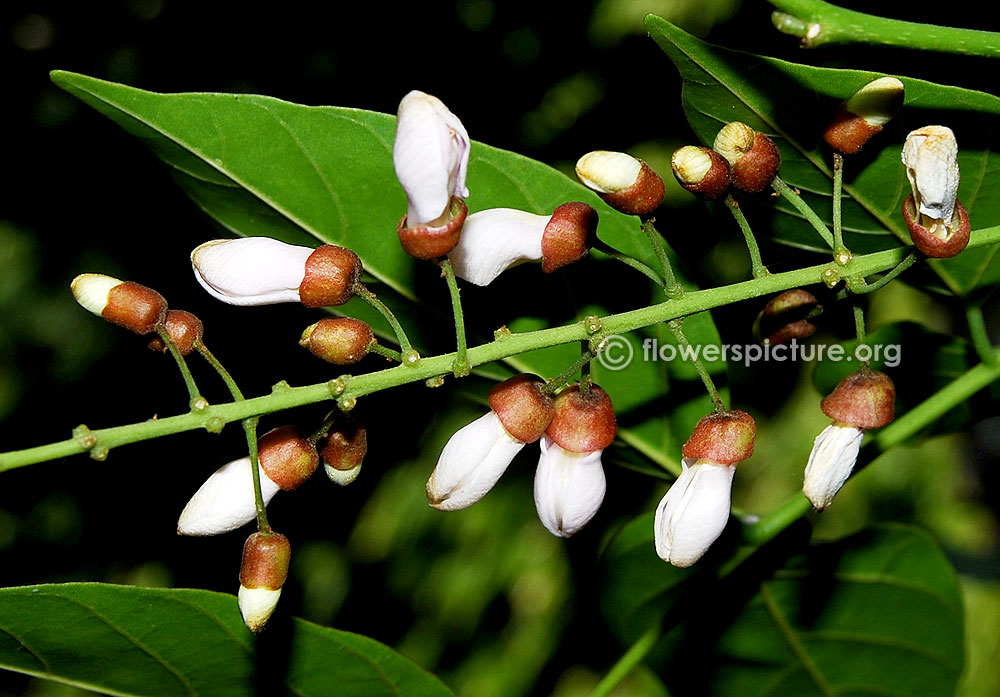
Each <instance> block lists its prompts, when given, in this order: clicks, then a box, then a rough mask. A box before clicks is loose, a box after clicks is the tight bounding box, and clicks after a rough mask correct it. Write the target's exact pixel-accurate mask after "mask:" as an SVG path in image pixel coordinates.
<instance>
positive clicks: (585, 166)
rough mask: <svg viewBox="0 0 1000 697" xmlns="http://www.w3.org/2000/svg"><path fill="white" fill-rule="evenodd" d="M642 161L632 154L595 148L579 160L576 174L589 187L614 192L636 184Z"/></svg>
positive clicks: (608, 192) (602, 191)
mask: <svg viewBox="0 0 1000 697" xmlns="http://www.w3.org/2000/svg"><path fill="white" fill-rule="evenodd" d="M641 170H642V163H641V162H639V160H637V159H635V158H634V157H632V156H631V155H628V154H626V153H623V152H611V151H609V150H595V151H593V152H588V153H587V154H586V155H584V156H583V157H581V158H580V159H579V160H577V163H576V176H577V177H578V178H579V179H580V181H581V182H583V185H584V186H586V187H587V188H588V189H592V190H594V191H596V192H598V193H601V194H614V193H617V192H619V191H622V190H623V189H627V188H629V187H630V186H632V185H633V184H635V181H636V179H638V178H639V172H640V171H641Z"/></svg>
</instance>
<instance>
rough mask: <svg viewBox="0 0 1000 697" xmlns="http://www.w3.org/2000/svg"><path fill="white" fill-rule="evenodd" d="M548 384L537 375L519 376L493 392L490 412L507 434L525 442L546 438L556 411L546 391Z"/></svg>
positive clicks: (500, 384) (499, 385)
mask: <svg viewBox="0 0 1000 697" xmlns="http://www.w3.org/2000/svg"><path fill="white" fill-rule="evenodd" d="M544 385H545V383H544V382H543V381H542V380H541V379H540V378H537V377H535V376H534V375H525V374H523V373H522V374H520V375H515V376H514V377H512V378H508V379H507V380H504V381H503V382H501V383H499V384H497V385H495V386H494V387H493V389H492V390H490V397H489V401H490V409H492V410H493V411H494V412H496V415H497V418H499V419H500V423H502V424H503V427H504V428H505V429H506V430H507V433H509V434H510V435H512V436H514V437H515V438H517V439H518V440H520V441H524V442H525V443H534V442H535V441H536V440H538V439H539V438H541V437H542V434H543V433H545V429H546V428H548V426H549V423H550V422H551V421H552V414H553V412H554V410H555V406H554V400H553V399H552V397H551V396H550V395H549V394H547V393H545V392H543V391H542V387H543V386H544Z"/></svg>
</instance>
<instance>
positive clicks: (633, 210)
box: [598, 160, 665, 215]
mask: <svg viewBox="0 0 1000 697" xmlns="http://www.w3.org/2000/svg"><path fill="white" fill-rule="evenodd" d="M639 165H640V167H639V175H638V176H637V177H636V178H635V182H633V183H632V185H631V186H629V187H626V188H624V189H622V190H620V191H615V192H614V193H598V195H599V196H600V197H601V198H602V199H604V202H605V203H607V204H608V205H609V206H611V207H612V208H614V209H615V210H616V211H620V212H622V213H627V214H628V215H646V214H648V213H652V212H653V211H655V210H656V209H657V208H659V206H660V204H661V203H663V194H664V191H665V190H664V188H663V180H662V179H661V178H660V175H659V174H657V173H656V172H654V171H653V168H652V167H650V166H649V165H647V164H646V163H645V162H643V161H642V160H639Z"/></svg>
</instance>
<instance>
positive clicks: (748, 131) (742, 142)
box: [712, 121, 757, 165]
mask: <svg viewBox="0 0 1000 697" xmlns="http://www.w3.org/2000/svg"><path fill="white" fill-rule="evenodd" d="M756 137H757V132H756V131H754V130H753V129H752V128H750V127H749V126H747V125H746V124H745V123H743V122H742V121H730V122H729V123H727V124H726V125H725V126H723V127H722V128H720V129H719V132H718V133H717V134H716V135H715V143H714V144H713V145H712V149H713V150H715V152H717V153H719V154H720V155H722V156H723V157H724V158H726V159H727V160H729V164H731V165H735V164H736V161H737V160H739V159H740V158H741V157H743V155H745V154H746V153H748V152H750V149H751V148H753V142H754V139H755V138H756Z"/></svg>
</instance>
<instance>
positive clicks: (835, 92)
mask: <svg viewBox="0 0 1000 697" xmlns="http://www.w3.org/2000/svg"><path fill="white" fill-rule="evenodd" d="M646 27H647V29H648V30H649V32H650V34H651V36H652V37H653V38H654V39H655V40H656V42H657V43H658V44H659V45H660V47H661V48H662V49H663V50H664V51H665V52H666V54H667V55H668V56H669V57H670V59H671V60H672V61H673V62H674V63H675V65H676V66H677V68H678V70H679V71H680V74H681V77H682V79H683V80H684V87H683V91H682V97H681V99H682V103H683V106H684V110H685V112H686V114H687V117H688V121H689V122H690V124H691V127H692V128H693V129H694V131H695V133H696V134H697V135H698V137H699V138H700V139H701V140H702V142H704V143H705V144H707V145H709V146H711V144H712V143H713V141H714V140H715V134H716V133H717V132H718V130H719V128H720V127H721V126H722V125H723V124H725V123H727V122H729V121H744V122H745V123H747V124H749V125H750V126H752V127H753V128H755V129H757V130H759V131H762V132H764V133H767V134H768V135H770V136H771V137H772V138H774V140H775V142H776V143H777V144H778V147H779V148H780V149H781V154H782V165H781V170H780V176H781V177H782V179H784V180H785V181H786V182H787V183H788V184H789V185H791V186H793V187H796V188H798V189H800V190H801V191H802V196H803V198H804V199H805V200H806V201H807V202H808V203H809V204H810V205H811V206H812V207H813V210H815V211H816V212H817V213H818V214H819V216H820V217H821V218H823V219H824V220H825V221H827V223H828V224H832V223H831V221H832V217H831V216H832V213H831V211H832V169H831V162H832V158H831V155H830V149H829V147H827V146H826V144H825V143H824V142H823V140H822V137H821V134H822V131H823V129H824V128H825V127H826V125H827V124H828V123H829V121H830V119H831V118H832V116H833V114H834V113H835V111H836V108H837V105H838V104H839V103H840V102H841V101H843V100H845V99H847V98H848V97H850V96H851V94H853V93H854V92H855V91H856V90H857V89H859V88H860V87H862V86H863V85H865V84H866V83H868V82H870V81H871V80H874V79H876V78H878V77H882V74H880V73H869V72H864V71H858V70H839V69H832V68H816V67H812V66H807V65H799V64H796V63H789V62H786V61H781V60H776V59H773V58H767V57H764V56H756V55H751V54H747V53H742V52H739V51H732V50H729V49H725V48H721V47H718V46H713V45H712V44H708V43H706V42H704V41H701V40H699V39H696V38H695V37H693V36H691V35H690V34H687V33H685V32H684V31H682V30H680V29H678V28H677V27H675V26H674V25H672V24H670V23H669V22H667V21H666V20H664V19H662V18H660V17H655V16H650V17H648V18H647V20H646ZM900 79H901V80H902V82H903V84H904V85H905V87H906V102H905V105H904V106H903V108H902V109H901V110H900V112H899V114H898V115H897V116H896V118H894V119H893V120H892V121H891V122H890V123H889V125H887V126H886V127H885V129H884V130H883V132H882V133H880V134H878V135H877V136H875V137H874V138H873V139H872V140H871V141H869V142H868V143H867V144H866V145H865V146H864V148H863V149H862V150H861V152H860V153H859V154H858V155H854V156H848V157H846V158H845V169H844V172H845V180H844V192H845V194H846V196H845V198H844V201H843V221H844V223H843V224H844V231H845V242H846V244H847V246H848V247H849V248H850V249H851V250H852V251H854V252H855V253H861V252H871V251H876V250H880V249H887V248H890V247H894V246H898V245H899V244H909V233H908V232H907V230H906V227H905V225H904V223H903V219H902V214H901V212H900V210H901V206H902V203H903V200H904V199H905V198H906V197H907V196H908V195H909V193H910V187H909V183H908V182H907V180H906V175H905V172H904V170H903V166H902V163H901V161H900V152H901V149H902V144H903V140H904V139H905V137H906V134H907V133H908V132H909V131H911V130H913V129H916V128H919V127H921V126H925V125H928V124H944V125H947V126H949V127H951V128H952V129H953V130H954V131H955V133H956V137H957V139H958V143H959V147H960V148H961V151H960V153H959V164H960V167H961V170H962V185H961V188H960V190H959V198H960V199H961V200H962V201H963V203H965V205H966V208H968V209H969V215H970V217H971V219H972V224H973V228H984V227H990V226H993V225H996V224H998V223H1000V199H998V198H997V197H995V196H988V195H987V192H990V191H994V190H996V188H997V187H998V186H1000V153H997V152H994V148H995V146H994V145H993V141H995V140H996V138H995V135H996V133H997V131H998V127H1000V98H997V97H994V96H992V95H989V94H985V93H983V92H976V91H973V90H966V89H960V88H957V87H950V86H944V85H937V84H934V83H930V82H926V81H924V80H917V79H913V78H907V77H902V76H900ZM743 198H745V199H746V200H745V201H743V202H742V203H743V204H744V205H745V206H746V208H747V216H748V218H749V219H750V221H751V224H752V225H754V230H755V231H758V234H760V235H761V236H763V234H762V233H763V232H764V231H765V230H767V228H768V227H770V228H771V231H770V232H769V233H767V234H770V235H771V236H772V238H773V239H774V240H775V241H777V242H780V243H783V244H788V245H791V246H795V247H801V248H805V249H812V250H816V251H826V250H827V247H826V246H825V245H824V243H823V242H822V240H821V239H820V237H819V236H818V235H817V233H816V232H815V231H814V230H813V229H812V227H811V226H810V225H809V224H808V223H807V222H806V221H805V220H803V219H802V217H801V215H800V214H799V213H797V212H796V211H794V209H793V208H792V207H791V206H790V205H789V204H788V203H787V202H785V201H784V200H782V201H780V202H778V203H776V204H774V205H772V204H771V203H770V199H769V198H768V197H766V196H764V195H760V196H757V197H743ZM771 209H774V210H777V211H778V212H780V213H781V214H780V215H776V216H773V219H771V220H770V221H768V218H771V217H772V216H771V215H770V213H769V211H770V210H771ZM756 221H768V222H769V223H770V225H767V224H762V223H760V222H756ZM997 251H998V245H993V246H991V247H984V248H977V249H972V250H967V251H966V252H963V253H962V254H960V255H959V256H958V257H956V258H954V259H950V260H939V261H934V262H932V265H933V267H934V269H935V271H936V272H937V274H938V276H939V278H940V280H939V281H938V284H940V283H941V282H943V283H944V285H945V287H946V288H947V289H948V290H950V291H952V292H954V293H958V294H966V293H969V292H971V291H972V290H973V289H975V288H977V287H980V286H988V285H994V284H996V283H997V282H1000V265H997V264H993V263H992V262H993V259H994V256H995V255H996V253H997Z"/></svg>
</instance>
